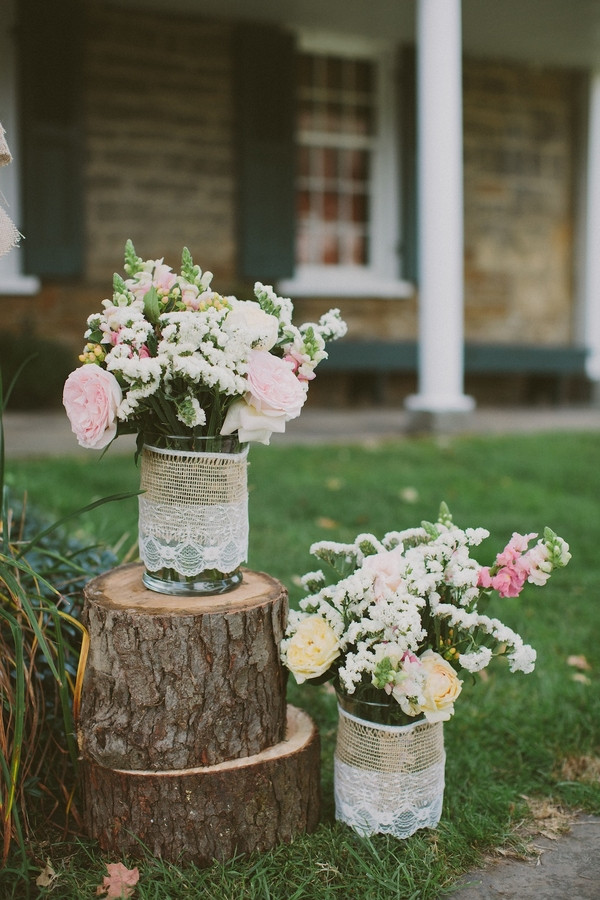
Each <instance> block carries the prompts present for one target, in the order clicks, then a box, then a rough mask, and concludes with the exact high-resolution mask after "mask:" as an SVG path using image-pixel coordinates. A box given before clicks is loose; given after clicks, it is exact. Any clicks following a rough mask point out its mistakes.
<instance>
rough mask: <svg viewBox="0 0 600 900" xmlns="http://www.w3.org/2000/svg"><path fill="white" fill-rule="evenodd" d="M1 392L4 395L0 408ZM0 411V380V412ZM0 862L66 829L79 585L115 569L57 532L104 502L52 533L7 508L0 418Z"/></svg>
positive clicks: (33, 516)
mask: <svg viewBox="0 0 600 900" xmlns="http://www.w3.org/2000/svg"><path fill="white" fill-rule="evenodd" d="M9 394H10V390H9V391H7V397H6V400H8V396H9ZM2 410H3V398H2V381H1V379H0V411H2ZM0 496H1V497H2V506H1V510H0V704H1V705H2V718H1V720H0V815H1V838H0V843H1V845H0V858H2V860H3V861H4V862H6V860H7V858H8V854H9V852H10V848H11V845H12V843H13V842H16V844H17V846H18V847H19V850H20V852H21V854H22V856H23V858H25V855H26V839H27V837H28V836H29V835H30V834H31V832H32V829H33V828H34V826H35V825H37V824H39V823H40V822H41V821H46V822H50V821H55V822H57V823H58V824H60V825H61V827H64V826H65V823H66V821H67V818H68V815H69V813H70V812H71V811H72V801H73V795H74V790H75V775H76V770H77V757H78V749H77V742H76V738H75V727H74V721H75V719H76V716H77V706H78V694H79V686H78V679H77V670H78V664H79V671H80V672H82V671H83V666H84V664H85V650H86V634H85V629H84V628H83V627H82V625H81V624H80V623H79V621H78V618H77V616H78V611H79V605H80V599H81V590H82V587H83V584H84V583H85V582H86V581H87V580H88V578H89V577H90V572H92V571H94V570H95V571H102V570H103V569H105V568H107V567H109V566H110V565H112V564H114V562H115V558H114V556H113V555H112V554H111V553H110V552H109V551H106V550H103V551H99V550H98V549H97V548H95V547H88V546H87V545H83V544H82V543H81V542H80V541H79V540H77V539H74V538H70V537H69V536H68V535H67V534H66V533H65V532H64V531H63V530H62V529H60V526H61V524H62V523H63V522H65V521H66V520H67V519H69V518H71V517H72V516H73V515H78V514H79V513H80V512H85V511H86V510H89V509H93V508H94V507H96V506H99V505H100V504H102V503H104V502H106V501H107V500H112V499H121V498H125V497H129V496H131V494H120V495H113V496H111V497H108V498H106V499H103V500H98V501H95V502H93V503H91V504H90V505H89V506H88V507H86V508H85V509H83V510H79V511H77V513H71V514H68V515H66V516H64V517H63V518H61V519H59V520H58V521H56V522H53V523H51V524H47V523H44V522H42V521H41V520H40V518H39V516H38V514H37V513H35V512H34V511H32V510H28V509H26V505H25V504H24V503H23V504H21V503H17V502H13V501H11V498H10V497H9V491H8V487H7V485H5V483H4V431H3V424H2V416H1V415H0Z"/></svg>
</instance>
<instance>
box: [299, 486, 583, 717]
mask: <svg viewBox="0 0 600 900" xmlns="http://www.w3.org/2000/svg"><path fill="white" fill-rule="evenodd" d="M488 536H489V532H488V531H486V530H485V529H484V528H466V529H461V528H458V527H457V526H456V525H455V524H454V523H453V521H452V516H451V514H450V512H449V510H448V508H447V506H446V505H445V504H442V506H441V508H440V515H439V518H438V520H437V522H435V523H429V522H423V523H422V525H421V526H419V527H417V528H411V529H408V530H406V531H392V532H389V533H388V534H386V535H385V536H384V537H383V538H382V539H381V540H378V539H377V538H376V537H374V536H373V535H371V534H361V535H359V536H358V537H357V538H356V540H355V541H354V543H352V544H340V543H334V542H329V541H326V542H320V543H317V544H314V545H313V546H312V547H311V552H312V553H313V554H314V555H315V556H316V557H317V558H318V559H320V560H321V561H323V562H325V563H328V564H329V565H330V566H331V567H332V570H333V572H334V573H335V575H334V577H333V579H331V578H330V579H326V576H325V574H324V573H323V571H322V570H319V571H315V572H309V573H308V574H307V575H305V576H304V578H303V579H302V581H303V585H304V586H305V588H306V589H307V590H308V591H309V595H308V596H306V597H305V598H304V599H303V600H301V602H300V610H299V611H291V612H290V616H289V624H288V629H287V634H286V637H285V639H284V641H283V642H282V658H283V661H284V663H285V664H286V665H287V667H288V668H289V669H290V671H291V672H292V673H293V675H294V676H295V678H296V681H297V682H298V683H302V682H304V681H308V682H313V683H322V682H323V681H328V680H331V681H333V682H334V684H335V686H336V688H337V690H338V692H339V693H341V694H342V695H343V696H345V697H354V698H356V699H359V700H363V701H367V702H371V703H372V702H384V703H385V702H388V703H389V709H390V720H391V721H394V722H403V721H406V722H410V721H411V720H414V719H415V718H419V717H423V718H425V719H426V720H428V721H430V722H436V721H444V720H447V719H449V718H450V717H451V716H452V715H453V713H454V702H455V700H456V699H457V697H458V696H459V694H460V692H461V686H462V681H461V679H460V678H459V675H460V673H461V671H462V672H470V673H473V672H478V671H480V670H481V669H484V668H485V667H486V666H487V665H488V664H489V663H490V661H491V660H492V658H493V657H494V656H499V655H506V656H507V657H508V664H509V668H510V670H511V671H512V672H525V673H527V672H531V671H532V670H533V668H534V665H535V659H536V652H535V650H534V649H533V648H532V647H530V646H529V645H528V644H526V643H524V642H523V640H522V638H521V637H520V635H518V634H517V633H516V632H514V631H513V630H512V629H510V628H509V627H508V626H506V625H504V624H503V623H502V622H501V621H500V620H499V619H497V618H494V617H490V616H489V615H487V614H486V607H487V605H488V603H489V601H490V599H491V598H492V596H493V595H494V594H496V595H497V596H499V597H500V598H503V597H516V596H518V595H519V594H520V593H521V591H522V590H523V588H524V587H525V585H526V584H527V583H530V584H534V585H543V584H545V583H546V582H547V581H548V579H549V578H550V576H551V574H552V572H553V571H554V570H555V569H557V568H560V567H562V566H565V565H566V564H567V563H568V561H569V559H570V558H571V554H570V552H569V547H568V544H566V543H565V541H564V540H563V539H562V538H560V537H558V535H556V534H555V533H554V532H553V531H552V530H551V529H550V528H546V529H545V530H544V533H543V537H541V538H539V539H537V541H536V538H538V535H537V534H533V533H531V534H526V535H521V534H517V533H516V532H515V533H514V534H513V535H512V537H511V539H510V541H509V542H508V544H507V546H506V547H505V549H504V550H503V551H502V552H501V553H499V554H498V555H497V556H496V559H495V560H494V562H493V564H492V565H491V566H483V565H481V564H480V563H479V562H477V560H476V559H475V558H474V557H473V556H472V555H471V553H472V548H474V547H477V546H478V545H479V544H480V543H481V542H482V541H483V540H484V538H486V537H488ZM533 541H535V543H533V544H532V542H533Z"/></svg>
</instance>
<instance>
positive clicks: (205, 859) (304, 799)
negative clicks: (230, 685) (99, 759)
mask: <svg viewBox="0 0 600 900" xmlns="http://www.w3.org/2000/svg"><path fill="white" fill-rule="evenodd" d="M82 785H83V799H84V820H85V824H86V828H87V831H88V833H89V835H90V836H91V837H93V838H96V839H97V840H98V842H99V844H100V847H101V849H102V850H103V851H104V852H110V853H117V854H119V856H120V855H122V854H123V853H126V854H129V855H131V856H134V857H140V856H142V855H143V853H144V852H145V851H144V848H146V849H147V850H148V851H149V852H150V853H152V854H153V855H155V856H160V857H162V858H163V859H166V860H169V861H173V862H182V863H187V862H193V863H195V864H196V865H199V866H205V865H209V864H210V863H211V862H212V861H213V860H214V859H217V860H225V859H230V858H231V857H233V856H235V855H236V854H238V853H251V852H253V851H265V850H268V849H271V848H272V847H274V846H275V845H276V844H278V843H281V842H287V841H290V840H292V838H293V837H294V836H295V835H297V834H299V833H302V832H310V831H314V830H315V828H316V827H317V825H318V822H319V804H320V782H319V736H318V733H317V730H316V727H315V725H314V724H313V722H312V720H311V719H310V718H309V716H308V715H307V714H306V713H304V712H303V711H301V710H299V709H296V708H295V707H293V706H288V707H287V732H286V737H285V740H284V741H282V742H280V743H278V744H276V745H275V746H273V747H270V748H269V749H267V750H263V751H262V752H261V753H258V754H256V755H255V756H251V757H248V758H246V759H236V760H230V761H228V762H222V763H219V764H217V765H214V766H208V767H203V768H192V769H187V770H185V771H181V770H179V771H137V772H132V771H117V770H114V769H109V768H105V767H104V766H101V765H98V764H97V763H96V762H94V761H93V760H91V759H89V758H84V759H83V762H82Z"/></svg>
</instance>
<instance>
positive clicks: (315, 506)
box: [0, 434, 600, 900]
mask: <svg viewBox="0 0 600 900" xmlns="http://www.w3.org/2000/svg"><path fill="white" fill-rule="evenodd" d="M599 450H600V436H597V435H595V434H556V435H528V436H519V437H501V438H496V437H493V438H488V437H477V438H454V439H447V440H444V441H441V440H438V441H436V440H429V439H415V440H407V441H402V442H395V443H382V444H381V445H378V446H373V447H370V448H365V447H348V446H343V447H338V446H319V447H310V448H302V447H287V446H285V445H276V446H273V447H269V448H265V447H262V446H259V447H253V448H252V450H251V453H250V463H251V465H250V472H249V482H250V491H251V493H250V523H251V543H250V559H249V565H250V567H251V568H253V569H259V570H263V571H267V572H269V573H270V574H272V575H274V576H275V577H277V578H279V579H280V580H281V581H282V582H283V583H284V584H285V585H286V587H287V588H288V589H289V592H290V600H291V603H292V604H296V603H297V601H298V599H299V597H300V596H301V593H300V589H299V587H298V584H297V581H298V576H300V575H301V574H303V573H304V572H306V571H309V570H312V569H314V568H315V567H316V560H314V558H313V557H311V556H310V554H309V552H308V551H309V547H310V544H311V543H313V542H314V541H317V540H322V539H329V540H341V541H343V540H349V539H352V538H354V537H355V535H356V534H357V533H358V532H361V531H372V532H374V533H375V534H376V535H378V536H380V535H382V534H383V533H384V532H386V531H389V530H392V529H401V528H405V527H408V526H409V525H412V524H417V523H419V522H420V521H421V519H423V518H427V519H433V518H435V516H436V514H437V511H438V506H439V503H440V500H442V499H444V500H446V502H447V503H448V505H449V506H450V509H451V510H452V513H453V516H454V520H455V521H456V523H457V524H458V525H461V526H476V525H481V526H484V527H486V528H488V529H489V530H490V532H491V537H490V538H489V539H488V541H487V542H486V543H485V544H484V545H483V546H482V547H481V548H479V552H478V554H477V556H478V558H479V559H480V561H481V562H482V563H487V562H491V561H492V558H493V555H494V554H495V553H496V551H497V550H499V549H500V548H501V547H502V546H504V544H505V543H506V541H507V539H508V538H509V537H510V535H511V534H512V532H513V531H521V532H529V531H540V532H541V530H542V529H543V526H544V525H550V526H551V527H552V528H553V529H554V530H555V531H556V532H558V534H560V535H561V536H562V537H563V538H565V540H567V541H568V543H569V544H570V546H571V551H572V554H573V559H572V561H571V563H570V564H569V566H568V567H567V569H565V570H564V571H559V572H557V573H556V574H555V575H554V576H553V579H552V580H551V581H550V583H549V584H548V585H547V586H546V587H544V588H542V589H540V588H536V587H534V586H529V587H528V588H527V589H526V591H525V593H524V594H523V595H522V598H521V599H520V600H518V599H517V600H511V599H509V600H504V601H498V602H497V604H496V607H495V609H494V610H493V612H492V614H494V613H495V614H497V615H498V616H499V617H500V618H502V620H503V621H505V622H506V623H507V624H508V625H510V626H511V627H514V628H516V630H517V631H519V632H520V633H521V634H522V635H523V637H524V639H525V640H526V641H527V642H528V643H531V644H532V645H533V646H534V647H536V649H537V651H538V664H537V667H536V670H535V672H534V673H533V674H531V675H527V676H523V675H510V674H509V673H508V671H507V670H506V668H505V667H504V666H503V665H501V664H498V665H497V666H496V667H493V666H492V668H491V669H490V670H489V678H488V679H487V680H483V679H481V678H477V680H476V681H474V682H473V683H467V684H465V686H464V689H463V693H462V696H461V698H460V700H459V701H458V702H457V705H456V714H455V716H454V717H453V719H452V720H451V721H450V722H449V723H447V724H446V726H445V729H444V733H445V741H446V750H447V766H446V792H445V800H444V814H443V817H442V821H441V823H440V825H439V827H438V828H437V829H436V830H435V831H432V832H429V831H425V832H419V833H417V834H416V835H415V836H413V837H412V838H410V839H409V840H407V841H395V840H393V839H388V838H385V837H381V836H378V837H376V838H374V839H372V840H371V841H365V840H362V839H360V838H359V837H358V836H356V835H355V834H354V833H353V832H351V831H350V830H348V829H347V828H345V827H344V826H341V825H339V824H336V823H335V821H334V810H333V799H332V757H333V749H334V742H335V728H336V710H335V698H334V696H333V695H332V694H331V692H330V691H328V689H327V687H322V688H311V687H306V686H304V687H303V688H298V687H297V686H296V685H294V684H292V683H291V684H290V688H289V699H290V702H292V703H295V704H296V705H298V706H301V707H303V708H305V709H307V710H308V711H309V712H310V713H311V714H312V715H313V717H314V718H315V720H316V722H317V724H318V726H319V729H320V732H321V739H322V746H323V751H322V787H323V810H322V822H321V825H320V827H319V830H318V831H317V833H316V834H314V835H310V836H302V837H300V838H298V839H297V840H296V841H294V842H293V844H292V845H290V846H283V847H277V848H276V849H274V850H273V851H271V852H268V853H265V854H262V855H255V856H252V857H249V858H244V859H236V860H233V861H229V862H227V863H224V864H215V865H214V866H213V867H211V868H209V869H207V870H204V871H197V870H195V869H194V868H193V867H187V868H185V869H181V870H180V869H178V868H177V867H175V866H171V865H168V864H166V863H163V862H161V861H159V860H155V859H152V858H148V859H146V860H144V861H143V862H142V863H141V864H139V866H140V875H141V877H140V882H139V885H138V887H137V889H136V897H139V898H173V900H179V898H184V897H196V896H206V897H209V898H215V900H227V898H231V900H234V898H235V900H238V898H257V900H258V898H260V900H267V898H269V900H271V898H273V900H274V898H281V900H291V898H292V897H298V898H303V900H312V898H314V900H317V898H318V900H327V898H344V900H346V898H354V897H356V898H359V897H360V898H365V900H384V898H385V900H387V898H394V897H396V898H402V900H410V898H423V900H425V898H434V897H439V896H441V895H442V894H443V893H444V892H445V890H446V889H448V888H449V887H450V886H451V884H452V883H453V881H454V880H455V879H456V877H457V876H458V874H460V873H461V872H462V871H464V870H465V869H467V868H469V867H470V866H472V865H473V864H475V863H476V862H477V860H478V859H479V858H480V854H482V853H483V852H484V851H486V850H487V849H489V848H491V847H494V846H498V845H501V844H507V843H511V842H514V841H516V840H517V838H516V837H515V836H514V831H515V828H516V826H517V824H518V823H519V822H520V821H521V819H522V817H523V815H524V814H525V812H526V806H525V801H524V799H523V797H524V796H548V797H552V798H553V799H554V800H555V801H556V802H557V803H560V804H564V805H567V806H569V807H572V808H582V809H585V810H587V811H589V812H594V813H600V786H599V785H598V784H597V783H595V784H590V783H586V782H584V781H581V782H579V781H572V780H569V778H568V777H566V776H565V775H564V774H563V773H562V771H561V765H562V763H563V761H564V760H565V759H567V758H569V757H583V756H595V757H597V756H599V755H600V692H599V691H598V664H597V659H598V654H597V646H598V621H599V617H598V602H599V590H598V547H599V546H600V518H599V517H598V513H597V507H598V500H597V498H598V495H599V493H600V466H599V465H598V460H599ZM138 477H139V475H138V472H137V471H136V469H135V466H134V463H133V460H132V459H131V458H129V457H128V456H117V455H115V454H112V455H111V453H110V451H109V453H108V454H106V455H105V456H104V458H103V459H102V460H100V461H97V460H96V459H95V458H94V459H91V458H90V460H87V459H85V458H84V459H83V460H82V459H80V458H79V457H77V458H73V459H59V460H40V461H27V462H25V461H14V460H13V461H10V460H9V461H8V464H7V482H8V483H9V485H10V486H11V490H12V492H13V493H14V492H17V493H18V492H19V490H21V491H22V490H23V489H25V488H26V489H27V491H28V494H29V496H30V500H31V502H35V503H36V504H37V505H41V506H42V507H44V508H46V509H47V510H48V511H49V512H51V513H52V514H53V515H54V516H58V515H62V514H64V513H65V512H67V511H69V510H71V509H74V508H77V507H80V506H82V505H84V504H85V503H89V502H90V501H92V500H94V499H95V498H97V497H101V496H104V495H107V494H111V493H117V492H120V491H127V490H136V489H137V485H138ZM136 522H137V501H136V499H135V498H132V499H131V500H126V501H122V502H120V503H118V504H108V505H106V506H104V507H100V508H98V509H96V510H94V511H93V513H90V514H86V515H85V516H82V517H81V519H80V520H79V521H78V523H77V527H78V529H79V530H80V532H81V533H82V534H83V535H85V536H89V537H92V538H93V539H94V540H97V541H99V542H100V543H102V544H108V545H110V546H115V545H119V547H120V549H119V553H120V554H121V557H123V555H124V554H127V553H128V552H129V551H131V550H132V548H133V547H134V545H135V538H136V527H137V525H136ZM571 655H578V656H585V657H586V658H587V660H589V662H590V664H591V666H592V669H591V670H590V671H586V672H584V673H582V674H584V675H585V677H586V678H587V682H584V681H580V680H574V679H573V675H576V674H578V673H577V670H576V669H575V668H573V666H571V665H569V664H568V662H567V659H568V657H569V656H571ZM43 837H44V836H41V837H40V840H42V839H43ZM46 837H48V836H46ZM32 853H33V855H32V865H33V867H34V868H33V869H32V872H33V876H34V877H35V875H36V874H37V873H38V872H39V868H40V867H41V866H42V865H43V864H44V862H45V860H46V859H47V858H49V859H50V860H51V862H52V865H53V866H54V868H55V870H56V872H57V873H58V875H59V877H58V879H57V880H56V881H55V882H54V884H53V886H52V891H51V892H48V896H52V897H53V898H65V900H66V898H69V900H70V898H73V897H79V896H91V894H92V893H93V889H94V888H95V886H96V885H97V884H99V883H100V882H101V881H102V877H103V875H104V874H105V869H104V862H105V861H106V862H116V861H117V860H115V859H107V860H103V859H102V857H101V855H100V854H99V853H98V851H97V850H96V848H95V847H94V845H93V843H90V842H87V841H85V840H82V841H71V840H70V841H68V842H67V843H61V842H57V841H56V840H54V841H53V842H51V843H47V844H45V845H42V844H40V846H36V847H34V848H32ZM123 861H124V862H126V863H127V862H128V860H126V859H125V860H123ZM38 863H39V866H38V868H37V869H36V868H35V866H36V864H38ZM3 878H4V882H3V881H2V879H3ZM14 880H15V876H14V873H11V872H7V873H5V875H0V886H1V885H2V884H3V883H6V884H7V885H9V884H12V883H13V882H14ZM21 883H22V882H21ZM7 889H8V888H7ZM16 890H17V891H18V890H20V889H19V888H17V889H16ZM45 895H46V894H45V893H44V892H42V893H41V896H45ZM6 896H7V897H8V896H12V894H11V893H10V892H9V893H7V894H6ZM14 896H19V894H18V893H15V894H14ZM36 896H37V894H36Z"/></svg>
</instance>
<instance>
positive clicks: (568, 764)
mask: <svg viewBox="0 0 600 900" xmlns="http://www.w3.org/2000/svg"><path fill="white" fill-rule="evenodd" d="M561 777H562V778H564V779H565V780H566V781H584V782H589V783H591V784H600V757H598V756H568V757H567V758H566V759H565V760H563V764H562V768H561Z"/></svg>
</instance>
